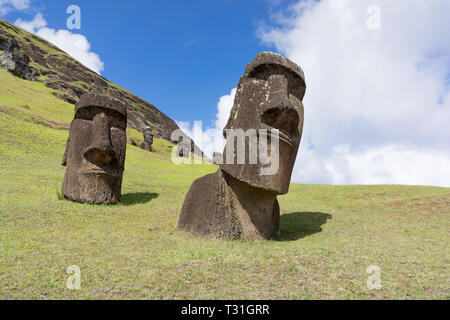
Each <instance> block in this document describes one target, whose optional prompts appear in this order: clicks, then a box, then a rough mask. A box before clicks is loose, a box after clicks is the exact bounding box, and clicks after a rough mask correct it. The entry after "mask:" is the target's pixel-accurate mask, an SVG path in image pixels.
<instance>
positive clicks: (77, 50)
mask: <svg viewBox="0 0 450 320" xmlns="http://www.w3.org/2000/svg"><path fill="white" fill-rule="evenodd" d="M15 25H17V26H19V27H21V28H23V29H25V30H27V31H29V32H32V33H34V34H36V35H38V36H40V37H41V38H43V39H45V40H47V41H49V42H51V43H53V44H54V45H55V46H57V47H58V48H60V49H61V50H63V51H65V52H67V53H68V54H69V55H71V56H72V57H74V58H75V59H77V60H78V61H79V62H81V63H82V64H83V65H85V66H86V67H88V68H90V69H91V70H93V71H95V72H97V73H98V74H100V73H101V72H102V71H103V70H104V64H103V62H102V61H101V59H100V57H99V55H98V54H96V53H94V52H92V51H91V44H90V43H89V41H88V40H87V38H86V37H85V36H83V35H81V34H76V33H72V32H70V31H68V30H64V29H61V30H55V29H52V28H48V27H47V21H46V20H45V19H44V17H43V16H42V14H41V13H38V14H37V15H36V16H35V17H34V19H33V20H31V21H25V20H23V19H17V21H16V22H15Z"/></svg>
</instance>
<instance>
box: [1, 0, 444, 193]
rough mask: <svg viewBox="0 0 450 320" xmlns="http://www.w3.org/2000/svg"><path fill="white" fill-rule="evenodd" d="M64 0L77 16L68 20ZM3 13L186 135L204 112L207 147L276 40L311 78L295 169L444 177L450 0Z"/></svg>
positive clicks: (19, 5) (332, 175)
mask: <svg viewBox="0 0 450 320" xmlns="http://www.w3.org/2000/svg"><path fill="white" fill-rule="evenodd" d="M73 4H76V5H78V6H79V7H80V8H81V20H82V21H81V24H82V28H81V30H79V31H78V30H71V31H70V32H68V31H64V29H66V20H67V17H68V15H67V14H66V8H67V7H68V6H69V5H73ZM0 17H3V18H5V19H7V20H9V21H11V22H13V23H16V24H17V25H19V26H22V27H24V28H27V29H29V30H31V31H32V32H34V33H36V34H38V35H39V36H41V37H43V38H45V39H47V40H49V41H51V42H53V43H55V44H57V45H58V46H60V47H61V48H62V49H64V50H65V51H67V52H69V53H70V54H71V55H73V56H74V57H76V58H77V59H78V60H80V61H81V62H82V63H84V64H85V65H88V66H90V67H91V68H92V69H93V70H97V71H99V72H101V74H102V75H103V76H105V77H106V78H108V79H109V80H111V81H112V82H115V83H117V84H119V85H121V86H122V87H124V88H126V89H128V90H129V91H131V92H133V93H135V94H136V95H138V96H140V97H142V98H144V99H146V100H148V101H149V102H151V103H153V104H154V105H155V106H156V107H158V108H159V109H160V110H161V111H163V112H165V113H166V114H167V115H168V116H170V117H171V118H172V119H174V120H176V121H177V122H178V124H179V125H180V127H181V128H182V129H183V130H185V131H186V132H187V133H188V134H190V135H191V136H192V135H193V132H192V131H193V128H194V127H195V125H194V123H193V122H194V121H202V122H203V128H202V130H203V133H204V135H203V137H204V141H203V142H204V143H203V145H202V147H203V148H202V149H203V150H204V151H205V152H206V154H207V155H209V156H211V155H212V152H213V151H219V152H221V151H222V150H223V143H224V141H223V137H222V135H221V134H220V132H221V130H222V128H223V126H224V124H225V123H226V120H227V118H228V116H229V112H230V109H231V107H232V104H233V99H234V93H235V87H236V85H237V83H238V81H239V77H240V76H241V75H242V73H243V71H244V68H245V66H246V64H248V63H249V62H251V61H252V59H253V58H254V57H255V55H256V54H257V53H259V52H261V51H265V50H271V51H275V52H278V53H280V54H283V55H284V56H286V57H288V58H289V59H291V60H292V61H294V62H295V63H297V64H298V65H299V66H301V67H302V68H303V70H304V72H305V76H306V84H307V90H306V95H305V98H304V100H303V103H304V105H305V126H304V132H303V137H302V142H301V145H300V151H299V154H298V157H297V162H296V165H295V168H294V171H293V175H292V181H293V182H298V183H326V184H410V185H435V186H446V187H450V125H449V123H450V86H449V74H450V42H449V41H448V39H447V37H445V36H443V30H450V1H444V0H427V1H425V0H395V1H389V0H320V1H318V0H240V1H238V0H208V1H207V0H203V1H194V0H193V1H181V0H180V1H170V2H167V1H137V0H129V1H127V2H123V1H111V0H110V1H103V0H95V1H88V0H84V1H74V0H70V1H66V0H52V1H42V0H0ZM18 19H20V20H18ZM74 33H75V34H74ZM89 43H90V47H89ZM206 129H209V130H206ZM196 143H197V144H198V145H200V144H199V141H196ZM312 146H314V147H312Z"/></svg>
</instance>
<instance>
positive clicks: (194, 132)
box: [177, 88, 236, 158]
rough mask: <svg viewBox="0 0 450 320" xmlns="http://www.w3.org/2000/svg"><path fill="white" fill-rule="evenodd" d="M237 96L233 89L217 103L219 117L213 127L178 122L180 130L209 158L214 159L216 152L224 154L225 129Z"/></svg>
mask: <svg viewBox="0 0 450 320" xmlns="http://www.w3.org/2000/svg"><path fill="white" fill-rule="evenodd" d="M235 96H236V88H234V89H232V90H231V91H230V93H229V94H227V95H224V96H222V97H220V99H219V102H218V103H217V116H216V121H215V124H214V126H213V127H210V128H204V126H203V124H202V123H200V122H194V123H193V124H191V123H189V122H186V121H177V124H178V126H179V127H180V129H181V130H183V132H184V133H185V134H187V135H188V136H189V137H190V138H191V139H193V140H194V141H195V143H196V144H197V146H198V147H199V148H200V149H201V150H202V151H203V152H204V154H205V155H206V156H207V157H208V158H212V156H213V154H214V152H222V151H223V148H224V147H225V139H224V138H223V128H224V127H225V125H226V124H227V121H228V117H229V116H230V112H231V108H232V107H233V102H234V97H235Z"/></svg>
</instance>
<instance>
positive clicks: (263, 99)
mask: <svg viewBox="0 0 450 320" xmlns="http://www.w3.org/2000/svg"><path fill="white" fill-rule="evenodd" d="M305 90H306V85H305V79H304V74H303V71H302V69H301V68H300V67H299V66H297V65H296V64H295V63H293V62H292V61H290V60H288V59H286V58H284V57H282V56H280V55H278V54H275V53H271V52H263V53H260V54H258V55H257V56H256V58H255V59H254V61H253V62H252V63H251V64H249V65H248V66H247V68H246V69H245V73H244V76H243V77H241V79H240V81H239V84H238V89H237V94H236V97H235V100H234V105H233V108H232V110H231V113H230V117H229V120H228V123H227V125H226V127H225V129H224V137H225V139H227V144H226V146H225V149H224V153H223V159H222V160H223V161H221V163H222V164H220V167H219V170H218V171H217V172H216V173H213V174H210V175H207V176H204V177H203V178H200V179H197V180H196V181H194V183H193V184H192V186H191V188H190V190H189V192H188V193H187V195H186V198H185V200H184V204H183V207H182V209H181V215H180V218H179V221H178V228H179V229H181V230H186V231H189V232H191V233H192V234H194V235H198V236H204V237H207V236H219V237H226V238H229V239H246V240H261V239H273V238H274V237H275V236H276V232H277V230H278V228H279V220H280V208H279V205H278V201H277V195H281V194H286V193H287V192H288V191H289V183H290V180H291V174H292V170H293V167H294V163H295V159H296V157H297V151H298V148H299V144H300V139H301V136H302V131H303V104H302V100H303V97H304V95H305ZM235 141H237V144H238V145H237V148H235ZM239 141H240V142H239ZM239 143H240V145H239ZM242 147H243V148H242ZM242 149H243V150H244V152H243V153H242ZM240 150H241V155H239V153H240ZM256 153H258V154H259V155H258V157H256ZM218 155H220V154H217V155H216V158H215V159H214V161H215V163H217V162H218V159H217V158H218V157H217V156H218Z"/></svg>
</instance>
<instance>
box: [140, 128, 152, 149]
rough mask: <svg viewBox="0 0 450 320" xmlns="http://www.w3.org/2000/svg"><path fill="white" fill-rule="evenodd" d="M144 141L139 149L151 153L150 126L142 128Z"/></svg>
mask: <svg viewBox="0 0 450 320" xmlns="http://www.w3.org/2000/svg"><path fill="white" fill-rule="evenodd" d="M143 135H144V141H143V142H142V143H141V148H142V149H144V150H147V151H152V144H153V131H152V128H151V127H150V126H145V128H144V133H143Z"/></svg>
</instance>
